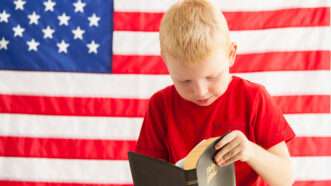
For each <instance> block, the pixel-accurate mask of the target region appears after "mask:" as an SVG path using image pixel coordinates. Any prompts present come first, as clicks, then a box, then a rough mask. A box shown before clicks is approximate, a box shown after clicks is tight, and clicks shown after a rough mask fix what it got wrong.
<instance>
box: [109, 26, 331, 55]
mask: <svg viewBox="0 0 331 186" xmlns="http://www.w3.org/2000/svg"><path fill="white" fill-rule="evenodd" d="M330 33H331V31H330V27H297V28H277V29H264V30H247V31H233V32H231V37H232V40H233V41H234V42H236V43H237V44H238V54H247V53H257V52H267V51H307V50H330V49H331V46H330V43H331V36H330ZM303 41H304V42H303ZM113 52H114V54H122V55H137V54H139V55H159V54H160V46H159V35H158V33H157V32H129V31H115V32H114V35H113Z"/></svg>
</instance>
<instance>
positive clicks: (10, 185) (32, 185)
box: [0, 180, 331, 186]
mask: <svg viewBox="0 0 331 186" xmlns="http://www.w3.org/2000/svg"><path fill="white" fill-rule="evenodd" d="M0 185H1V186H18V185H20V186H133V184H89V183H81V184H79V183H51V182H31V181H9V180H0ZM330 185H331V180H321V181H319V180H316V181H296V182H295V183H294V185H293V186H330Z"/></svg>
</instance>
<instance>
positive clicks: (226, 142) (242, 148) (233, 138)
mask: <svg viewBox="0 0 331 186" xmlns="http://www.w3.org/2000/svg"><path fill="white" fill-rule="evenodd" d="M252 146H253V145H252V142H251V141H249V140H248V139H247V138H246V136H245V134H243V133H242V132H241V131H239V130H235V131H232V132H230V133H228V134H227V135H225V136H224V137H223V138H222V139H221V140H220V141H219V142H218V143H217V144H216V145H215V149H216V151H217V150H219V149H221V150H219V151H218V152H217V154H216V155H215V157H214V160H215V162H216V163H217V164H218V165H219V166H226V165H229V164H231V163H233V162H235V161H237V160H241V161H248V160H249V159H250V157H251V156H252V154H253V147H252Z"/></svg>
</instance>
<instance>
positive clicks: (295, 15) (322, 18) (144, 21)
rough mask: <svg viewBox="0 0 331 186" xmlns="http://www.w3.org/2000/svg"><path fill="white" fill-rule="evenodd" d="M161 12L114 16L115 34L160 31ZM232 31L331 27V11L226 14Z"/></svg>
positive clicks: (321, 8) (285, 10) (303, 9)
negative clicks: (117, 32) (116, 31)
mask: <svg viewBox="0 0 331 186" xmlns="http://www.w3.org/2000/svg"><path fill="white" fill-rule="evenodd" d="M162 16H163V13H162V12H159V13H149V12H144V13H141V12H120V11H117V12H115V13H114V30H118V31H148V32H151V31H152V32H157V31H159V27H160V22H161V18H162ZM224 16H225V17H226V19H227V21H228V24H229V28H230V30H255V29H267V28H284V27H306V26H307V27H308V26H310V27H311V26H327V25H330V10H329V8H327V7H320V8H294V9H283V10H272V11H251V12H224Z"/></svg>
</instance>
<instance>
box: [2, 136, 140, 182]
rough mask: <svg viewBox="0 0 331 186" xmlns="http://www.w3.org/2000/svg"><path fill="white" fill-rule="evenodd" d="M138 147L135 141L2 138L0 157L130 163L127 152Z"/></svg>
mask: <svg viewBox="0 0 331 186" xmlns="http://www.w3.org/2000/svg"><path fill="white" fill-rule="evenodd" d="M109 132H111V131H109ZM17 144H20V145H17ZM135 147H136V140H134V141H133V140H105V139H104V140H92V139H68V138H63V139H60V138H59V139H56V138H37V137H33V138H30V137H11V136H0V156H11V157H38V158H61V159H95V160H127V159H128V157H127V153H128V151H134V150H135ZM0 176H1V174H0Z"/></svg>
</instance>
